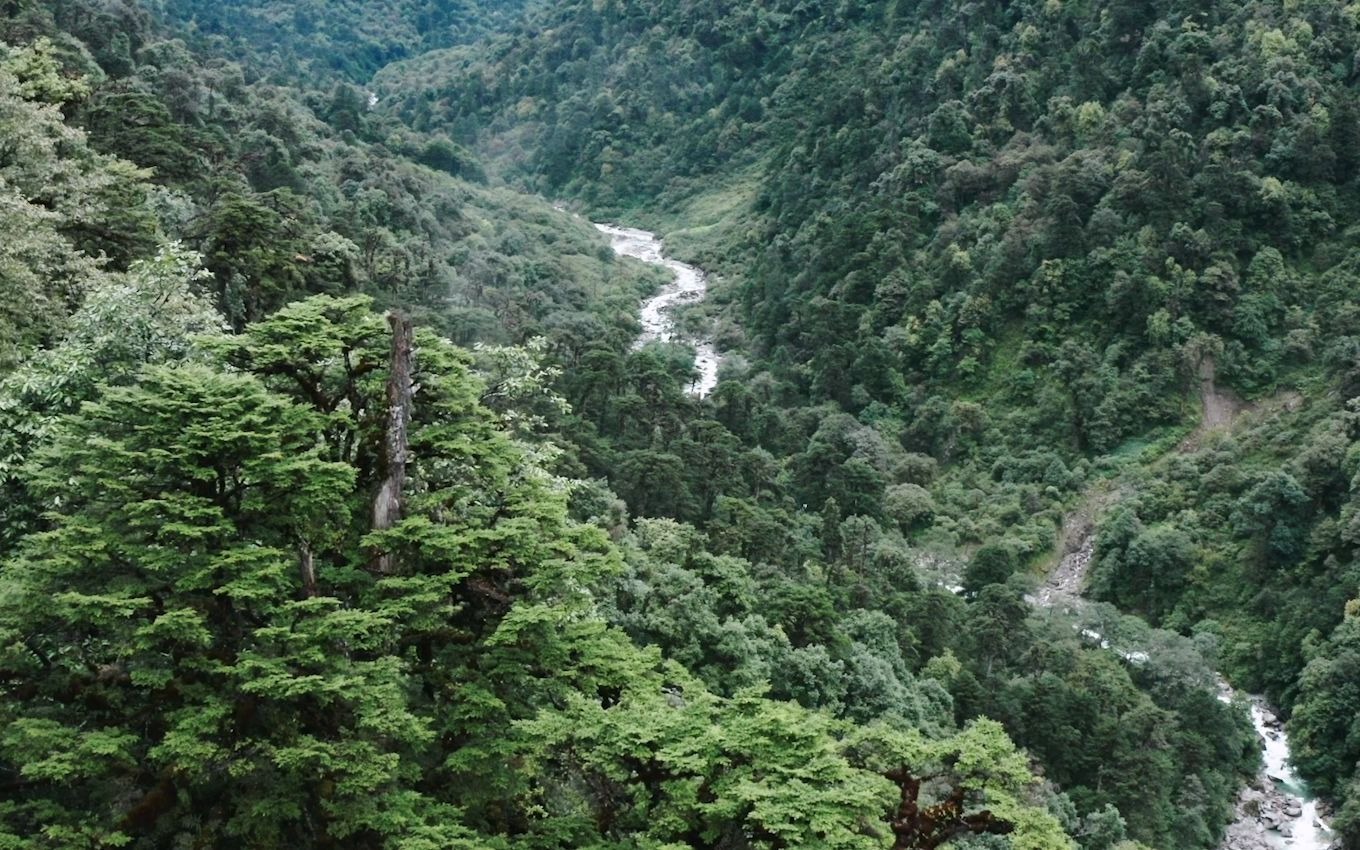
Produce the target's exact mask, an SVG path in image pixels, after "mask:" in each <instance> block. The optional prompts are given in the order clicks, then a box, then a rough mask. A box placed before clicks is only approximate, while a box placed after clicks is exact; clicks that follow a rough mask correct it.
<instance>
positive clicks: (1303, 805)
mask: <svg viewBox="0 0 1360 850" xmlns="http://www.w3.org/2000/svg"><path fill="white" fill-rule="evenodd" d="M1074 526H1075V527H1074ZM1063 532H1064V534H1063V536H1064V537H1067V538H1068V539H1069V540H1071V541H1072V547H1073V548H1071V549H1069V550H1068V551H1067V553H1066V554H1065V555H1064V556H1063V558H1062V560H1061V562H1059V564H1058V566H1057V568H1056V569H1054V570H1053V571H1052V572H1051V573H1050V574H1049V576H1048V580H1047V581H1046V582H1045V583H1044V585H1043V586H1042V587H1040V588H1038V589H1037V590H1036V591H1035V593H1033V594H1031V595H1030V596H1029V601H1030V604H1032V605H1034V606H1035V607H1040V608H1049V607H1061V608H1066V609H1068V610H1070V611H1079V610H1080V609H1081V606H1082V604H1083V603H1084V601H1085V600H1083V599H1082V598H1081V589H1082V587H1083V586H1084V585H1085V584H1086V578H1087V574H1088V573H1089V572H1090V568H1091V561H1092V558H1093V556H1094V554H1095V534H1094V532H1095V528H1094V522H1093V521H1092V519H1091V518H1090V517H1084V518H1081V519H1076V518H1075V517H1069V520H1068V523H1067V524H1065V526H1064V529H1063ZM1081 636H1082V637H1083V638H1085V639H1086V640H1087V641H1089V642H1091V643H1093V644H1096V645H1098V646H1100V647H1101V648H1102V649H1108V650H1110V651H1112V652H1116V653H1118V654H1119V656H1120V657H1121V658H1123V659H1124V660H1125V661H1127V662H1128V663H1130V664H1145V663H1147V661H1148V660H1149V659H1148V654H1147V653H1146V652H1141V651H1139V650H1131V649H1121V648H1117V647H1113V646H1111V645H1110V642H1109V641H1107V640H1106V639H1105V638H1104V636H1103V635H1101V634H1100V633H1099V632H1097V631H1095V630H1093V629H1089V628H1087V629H1082V630H1081ZM1238 696H1239V694H1238V693H1237V692H1236V691H1234V690H1233V688H1232V686H1231V685H1229V684H1228V682H1227V680H1226V679H1224V678H1223V677H1222V676H1219V677H1218V698H1219V699H1220V700H1221V701H1223V702H1225V703H1231V702H1233V701H1234V700H1235V699H1236V698H1237V697H1238ZM1245 703H1246V705H1247V707H1248V710H1249V711H1250V712H1251V724H1252V726H1253V727H1255V729H1256V734H1257V735H1258V736H1260V739H1261V755H1262V759H1261V762H1262V764H1261V770H1260V771H1259V772H1258V773H1257V775H1256V776H1255V777H1254V778H1253V779H1252V781H1251V783H1249V784H1248V785H1247V786H1246V787H1245V788H1243V789H1242V790H1241V791H1240V792H1239V793H1238V795H1237V801H1236V804H1235V806H1234V809H1233V820H1232V822H1231V823H1230V824H1229V825H1228V828H1227V831H1226V832H1225V833H1224V837H1223V841H1222V843H1221V844H1220V845H1219V850H1280V849H1281V848H1288V850H1326V848H1329V847H1332V846H1333V841H1334V836H1333V835H1332V833H1331V831H1330V830H1329V829H1328V828H1327V826H1326V824H1325V822H1324V821H1323V820H1322V816H1321V814H1320V813H1319V812H1318V805H1317V802H1316V801H1315V800H1314V799H1313V797H1312V795H1311V794H1309V793H1308V789H1307V787H1306V786H1305V785H1304V783H1303V780H1302V779H1300V778H1299V776H1298V774H1296V773H1295V772H1294V768H1293V766H1292V765H1290V763H1289V737H1288V735H1287V734H1286V733H1285V730H1284V724H1283V723H1281V722H1280V719H1279V718H1278V717H1276V715H1275V713H1274V712H1273V711H1271V709H1270V708H1269V707H1268V706H1267V704H1266V702H1265V700H1264V699H1262V698H1261V697H1258V696H1247V697H1246V698H1245Z"/></svg>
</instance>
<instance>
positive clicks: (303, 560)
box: [298, 540, 316, 599]
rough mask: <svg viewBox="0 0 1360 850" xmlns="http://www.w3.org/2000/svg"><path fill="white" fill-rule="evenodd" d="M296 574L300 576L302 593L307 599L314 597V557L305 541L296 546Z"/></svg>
mask: <svg viewBox="0 0 1360 850" xmlns="http://www.w3.org/2000/svg"><path fill="white" fill-rule="evenodd" d="M298 572H299V573H300V574H301V575H302V593H303V595H304V596H306V597H307V598H308V599H311V598H312V597H313V596H316V556H315V555H313V554H312V547H311V546H309V545H307V541H305V540H304V541H302V543H301V544H299V546H298Z"/></svg>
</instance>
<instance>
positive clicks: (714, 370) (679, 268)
mask: <svg viewBox="0 0 1360 850" xmlns="http://www.w3.org/2000/svg"><path fill="white" fill-rule="evenodd" d="M595 227H596V229H598V230H599V231H600V232H601V233H603V234H605V235H606V236H608V237H609V243H610V246H611V247H612V248H613V249H614V253H616V254H618V255H620V256H623V257H633V258H634V259H638V260H641V261H642V262H644V263H650V264H651V265H654V266H661V267H662V268H664V269H667V270H669V271H670V272H671V273H672V274H674V275H675V279H674V280H673V281H672V282H671V283H669V284H667V285H666V286H663V287H662V288H661V291H660V292H658V293H657V294H656V295H653V296H652V297H651V298H648V299H647V300H646V301H643V302H642V312H641V318H642V333H641V334H639V335H638V338H637V342H636V343H635V346H636V347H639V348H640V347H642V346H644V345H646V344H647V343H649V342H682V343H686V344H688V345H692V346H693V347H694V369H695V371H696V372H697V373H698V377H697V378H695V380H694V383H692V384H691V385H690V392H691V393H693V394H694V395H696V396H698V397H700V398H703V397H704V396H706V395H708V394H709V393H710V392H712V391H713V388H714V387H715V386H717V385H718V362H719V359H720V358H719V357H718V351H717V349H716V348H714V347H713V343H712V342H710V341H708V340H692V339H686V338H684V335H682V334H681V333H680V332H679V330H678V329H677V328H676V326H675V319H674V318H673V317H672V315H671V311H672V310H673V309H674V308H675V307H676V306H677V305H679V304H688V303H694V302H697V301H702V300H703V299H704V296H705V295H707V294H708V275H706V274H704V273H703V271H702V270H701V269H699V268H696V267H695V266H691V265H690V264H689V263H682V262H680V261H679V260H677V259H674V258H672V257H667V256H666V254H665V251H664V250H663V249H662V246H661V240H660V239H658V238H657V236H656V234H655V233H651V232H649V231H646V230H637V229H635V228H631V227H617V226H615V225H612V224H599V223H596V224H595Z"/></svg>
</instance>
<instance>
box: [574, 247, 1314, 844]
mask: <svg viewBox="0 0 1360 850" xmlns="http://www.w3.org/2000/svg"><path fill="white" fill-rule="evenodd" d="M595 227H596V228H597V229H599V230H600V232H601V233H604V234H605V235H607V236H608V237H609V240H610V245H611V247H613V249H614V252H615V253H616V254H619V255H621V256H624V257H633V258H635V259H638V260H641V261H643V262H644V263H650V264H652V265H656V266H661V267H663V268H665V269H668V270H670V271H671V272H672V273H673V274H674V275H675V278H674V280H673V281H672V282H671V283H669V284H667V285H666V286H664V287H662V288H661V290H660V291H659V292H657V293H656V294H655V295H653V296H652V297H651V298H648V299H647V300H646V301H643V302H642V310H641V319H642V333H641V334H640V335H639V336H638V339H637V342H636V343H635V345H636V346H637V347H639V348H640V347H642V346H643V345H646V344H647V343H649V342H682V343H687V344H690V345H692V346H693V347H694V368H695V371H696V372H697V373H698V377H697V378H696V379H695V381H694V383H693V384H692V385H691V386H690V392H692V393H693V394H695V395H697V396H699V397H700V398H702V397H703V396H706V395H708V393H709V392H711V391H712V390H713V388H714V387H715V386H716V385H717V383H718V363H719V359H720V358H719V357H718V352H717V350H716V349H715V348H714V347H713V343H712V342H711V341H708V340H693V339H688V338H686V337H685V336H684V335H683V334H681V333H680V331H679V329H678V328H677V327H676V325H675V319H674V317H673V316H672V315H671V311H672V309H673V308H674V307H675V306H676V305H679V304H687V303H695V302H698V301H701V300H703V298H704V296H705V295H707V293H708V276H707V275H705V274H704V272H703V271H702V270H700V269H698V268H696V267H695V266H692V265H689V264H688V263H682V262H680V261H679V260H676V259H674V258H672V257H667V256H666V254H665V251H664V249H663V246H662V244H661V240H660V239H658V238H657V236H656V234H655V233H651V232H649V231H646V230H637V229H634V228H629V227H618V226H615V225H611V224H596V225H595ZM1083 531H1084V532H1085V533H1084V534H1082V535H1080V538H1083V539H1080V542H1079V544H1078V545H1077V546H1076V547H1075V549H1074V550H1073V551H1069V552H1068V553H1067V555H1066V556H1065V557H1064V558H1063V559H1062V562H1061V563H1060V564H1059V566H1058V568H1057V569H1056V570H1054V571H1053V573H1052V574H1051V575H1050V577H1049V580H1048V583H1047V584H1045V585H1044V586H1043V587H1042V588H1040V589H1039V590H1038V591H1037V592H1036V594H1034V595H1033V596H1031V597H1030V601H1031V603H1033V604H1035V605H1036V606H1040V607H1049V606H1053V605H1057V604H1066V605H1069V606H1076V605H1080V604H1081V597H1080V589H1081V587H1082V586H1083V585H1084V584H1085V581H1086V574H1087V572H1088V571H1089V569H1090V564H1091V558H1092V555H1093V550H1094V548H1095V546H1094V543H1095V541H1094V534H1093V532H1094V528H1091V527H1088V528H1085V529H1083ZM951 589H953V588H951ZM1083 637H1086V638H1087V639H1091V640H1094V641H1095V642H1097V643H1099V644H1100V645H1101V646H1103V647H1106V648H1109V644H1108V642H1107V641H1105V640H1104V639H1103V638H1102V637H1101V636H1100V635H1099V634H1098V633H1095V632H1091V631H1089V630H1085V631H1083ZM1120 655H1122V656H1123V658H1124V659H1125V660H1126V661H1128V662H1129V663H1131V664H1139V663H1144V662H1146V661H1147V660H1148V656H1147V654H1146V653H1143V652H1138V651H1128V652H1120ZM1220 685H1221V690H1220V693H1219V699H1221V700H1223V701H1224V702H1231V701H1232V700H1233V698H1234V692H1233V690H1232V688H1231V687H1230V686H1229V685H1228V684H1227V682H1226V681H1223V680H1221V679H1220ZM1247 704H1248V705H1249V706H1250V711H1251V722H1252V725H1253V726H1254V727H1255V728H1256V734H1257V735H1259V736H1260V738H1261V749H1262V769H1261V771H1260V773H1259V774H1258V775H1257V777H1256V778H1255V780H1254V781H1253V782H1252V783H1251V784H1250V785H1248V786H1247V787H1246V788H1244V789H1242V791H1241V793H1240V794H1239V795H1238V798H1237V804H1236V808H1235V810H1234V819H1233V822H1232V823H1231V824H1230V825H1229V827H1228V830H1227V833H1226V834H1225V836H1224V839H1223V843H1222V844H1221V845H1220V850H1268V849H1269V848H1289V850H1326V848H1329V847H1331V846H1332V844H1333V840H1334V839H1333V836H1332V833H1331V831H1330V830H1328V829H1327V827H1326V825H1325V823H1324V822H1323V821H1322V818H1321V816H1320V815H1319V813H1318V807H1317V803H1316V801H1314V800H1313V798H1312V796H1311V795H1310V794H1309V793H1308V791H1307V788H1306V787H1305V786H1304V784H1303V781H1302V780H1301V779H1299V777H1298V775H1297V774H1296V773H1295V772H1294V769H1293V767H1292V766H1291V765H1290V764H1289V738H1288V736H1287V735H1286V734H1285V731H1284V725H1283V724H1282V723H1281V722H1280V721H1279V719H1278V718H1277V717H1276V716H1275V714H1274V713H1273V712H1272V711H1271V710H1270V709H1269V708H1268V707H1267V706H1266V704H1265V702H1264V700H1262V699H1260V698H1259V697H1254V696H1252V697H1248V698H1247Z"/></svg>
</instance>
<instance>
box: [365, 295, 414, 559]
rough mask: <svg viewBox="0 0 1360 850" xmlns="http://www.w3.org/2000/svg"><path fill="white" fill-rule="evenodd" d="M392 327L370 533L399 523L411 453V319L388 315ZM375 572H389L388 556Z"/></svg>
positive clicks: (381, 556) (380, 554)
mask: <svg viewBox="0 0 1360 850" xmlns="http://www.w3.org/2000/svg"><path fill="white" fill-rule="evenodd" d="M387 321H388V324H390V325H391V326H392V364H391V369H390V372H389V374H388V377H387V438H386V440H385V441H384V443H383V449H384V460H385V462H386V464H385V465H386V472H387V477H386V478H385V479H384V480H383V483H382V487H381V488H379V490H378V495H377V497H375V498H374V500H373V530H374V531H386V530H387V529H389V528H391V527H392V526H394V525H396V524H397V521H398V520H399V519H401V504H402V498H401V494H402V490H403V488H405V486H406V460H407V455H408V454H409V452H410V443H409V441H408V436H407V428H408V426H409V425H410V424H411V396H412V395H413V394H414V392H415V391H414V387H413V385H412V382H411V372H412V370H413V366H412V355H411V347H412V344H411V336H412V334H411V319H410V317H408V316H406V315H405V314H404V313H400V312H397V311H392V312H390V313H388V314H387ZM373 567H374V569H375V570H376V571H377V572H378V573H380V574H382V575H387V574H389V573H391V572H392V555H391V553H390V552H378V553H376V554H375V557H374V559H373Z"/></svg>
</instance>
